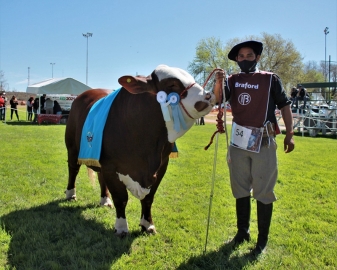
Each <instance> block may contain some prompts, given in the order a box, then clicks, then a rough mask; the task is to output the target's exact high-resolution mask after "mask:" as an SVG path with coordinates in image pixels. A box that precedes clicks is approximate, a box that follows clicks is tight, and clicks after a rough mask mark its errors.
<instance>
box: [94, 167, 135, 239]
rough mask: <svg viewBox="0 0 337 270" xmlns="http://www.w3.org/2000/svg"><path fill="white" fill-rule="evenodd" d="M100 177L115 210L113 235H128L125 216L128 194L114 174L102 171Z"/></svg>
mask: <svg viewBox="0 0 337 270" xmlns="http://www.w3.org/2000/svg"><path fill="white" fill-rule="evenodd" d="M100 177H101V179H102V181H104V182H105V183H106V185H107V187H108V189H109V191H110V194H111V197H112V201H113V203H114V206H115V209H116V222H115V234H116V235H117V236H120V237H123V236H125V235H127V234H128V233H129V226H128V222H127V220H126V215H125V208H126V205H127V203H128V192H127V190H126V187H125V185H124V184H123V182H121V181H120V180H119V178H118V175H117V174H116V172H109V173H108V172H104V171H103V170H102V173H101V176H100Z"/></svg>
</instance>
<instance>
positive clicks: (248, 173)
mask: <svg viewBox="0 0 337 270" xmlns="http://www.w3.org/2000/svg"><path fill="white" fill-rule="evenodd" d="M262 50H263V44H262V43H261V42H259V41H253V40H251V41H246V42H242V43H239V44H237V45H235V46H234V47H233V48H232V49H231V50H230V52H229V54H228V58H229V59H230V60H232V61H235V62H236V63H237V64H238V65H239V67H240V69H241V72H240V73H237V74H232V75H231V76H229V77H228V79H227V80H226V83H225V84H224V86H223V85H222V82H223V80H224V79H226V76H225V74H224V72H223V71H219V72H217V73H216V75H215V78H216V83H215V86H214V94H215V96H216V98H217V101H219V103H222V102H223V100H220V93H221V92H223V96H224V97H225V98H226V100H229V102H230V105H231V109H232V115H233V123H232V134H231V140H230V141H231V143H230V146H229V149H228V156H227V158H228V159H227V162H228V166H229V172H230V183H231V189H232V193H233V196H234V198H235V199H236V217H237V223H236V225H237V233H236V235H235V236H234V238H233V239H232V240H231V241H230V242H229V244H231V245H233V246H234V247H236V246H238V245H240V244H242V243H243V242H244V241H250V231H249V227H250V212H251V196H252V197H253V198H254V199H255V200H256V204H257V227H258V237H257V243H256V245H255V248H254V249H253V250H252V251H251V253H250V254H251V255H252V256H254V257H255V258H257V257H258V256H259V255H260V254H261V253H262V252H263V251H264V250H265V248H266V245H267V242H268V235H269V227H270V223H271V218H272V212H273V202H274V201H276V196H275V194H274V186H275V184H276V181H277V171H278V165H277V156H276V149H277V145H276V140H275V136H276V135H277V134H279V133H280V130H279V127H278V124H277V120H276V117H275V108H276V106H277V107H278V108H279V109H280V110H281V113H282V118H283V121H284V124H285V128H286V131H285V133H286V135H285V138H284V151H285V153H290V152H291V151H293V150H294V147H295V143H294V140H293V134H294V132H293V121H292V113H291V109H290V104H291V101H290V100H289V99H288V97H287V95H286V92H285V90H284V88H283V86H282V83H281V80H280V78H279V77H278V76H277V75H276V74H274V73H271V72H266V71H259V70H258V69H257V67H256V65H257V63H258V62H259V60H260V57H261V53H262ZM221 87H223V88H222V89H221ZM253 133H254V138H252V141H250V139H251V138H250V137H251V134H253ZM249 143H250V144H251V147H250V148H248V147H249Z"/></svg>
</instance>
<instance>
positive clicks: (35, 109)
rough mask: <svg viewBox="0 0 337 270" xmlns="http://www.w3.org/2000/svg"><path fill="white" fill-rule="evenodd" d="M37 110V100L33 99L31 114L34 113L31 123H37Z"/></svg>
mask: <svg viewBox="0 0 337 270" xmlns="http://www.w3.org/2000/svg"><path fill="white" fill-rule="evenodd" d="M38 110H39V98H38V97H37V98H35V100H34V104H33V112H34V120H33V122H34V123H36V122H37V113H38Z"/></svg>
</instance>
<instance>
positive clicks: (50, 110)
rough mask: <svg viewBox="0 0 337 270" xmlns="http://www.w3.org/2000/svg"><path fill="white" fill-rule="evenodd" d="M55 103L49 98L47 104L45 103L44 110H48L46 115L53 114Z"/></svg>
mask: <svg viewBox="0 0 337 270" xmlns="http://www.w3.org/2000/svg"><path fill="white" fill-rule="evenodd" d="M53 108H54V102H53V101H52V100H51V99H50V98H47V99H46V102H45V103H44V109H45V110H46V114H53Z"/></svg>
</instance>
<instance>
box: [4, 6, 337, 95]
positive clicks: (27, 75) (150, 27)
mask: <svg viewBox="0 0 337 270" xmlns="http://www.w3.org/2000/svg"><path fill="white" fill-rule="evenodd" d="M325 27H328V28H329V33H328V34H327V35H326V34H325V33H324V29H325ZM263 32H265V33H268V34H270V35H275V34H279V35H281V37H282V38H283V39H285V40H289V41H291V42H293V44H294V45H295V48H296V49H297V50H298V51H299V52H300V53H301V55H302V57H303V61H304V63H305V62H308V61H316V62H318V63H319V62H320V61H324V60H325V59H326V60H327V61H328V60H329V55H330V56H331V61H333V62H332V63H334V64H336V63H337V0H321V1H318V0H255V1H252V0H241V1H237V0H231V1H229V0H203V1H202V0H166V1H162V0H143V1H140V0H91V1H89V0H0V70H1V71H3V73H4V78H5V80H6V84H5V85H4V86H5V88H6V89H7V91H18V92H25V91H26V88H27V86H28V83H29V84H33V83H37V82H41V81H44V80H47V79H50V78H52V77H53V78H65V77H67V78H68V77H70V78H74V79H75V80H78V81H80V82H82V83H86V80H87V75H88V83H87V84H88V85H89V86H90V87H92V88H105V89H117V88H119V87H120V85H119V84H118V78H119V77H121V76H124V75H137V74H138V75H146V76H147V75H149V74H151V72H152V71H153V70H154V69H155V68H156V67H157V66H158V65H160V64H166V65H169V66H173V67H179V68H182V69H185V70H187V67H188V65H189V63H191V62H192V61H193V60H194V57H195V55H196V47H197V45H198V43H199V42H200V41H201V40H203V39H207V38H211V37H215V38H216V39H219V40H221V42H222V43H223V44H224V45H225V44H226V43H227V41H229V40H231V39H233V38H239V39H243V38H245V37H247V36H250V35H255V36H261V34H262V33H263ZM86 33H92V37H88V38H86V37H84V36H83V34H86ZM87 52H88V54H87ZM87 55H88V65H87ZM53 63H54V64H53ZM87 67H88V73H87Z"/></svg>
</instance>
